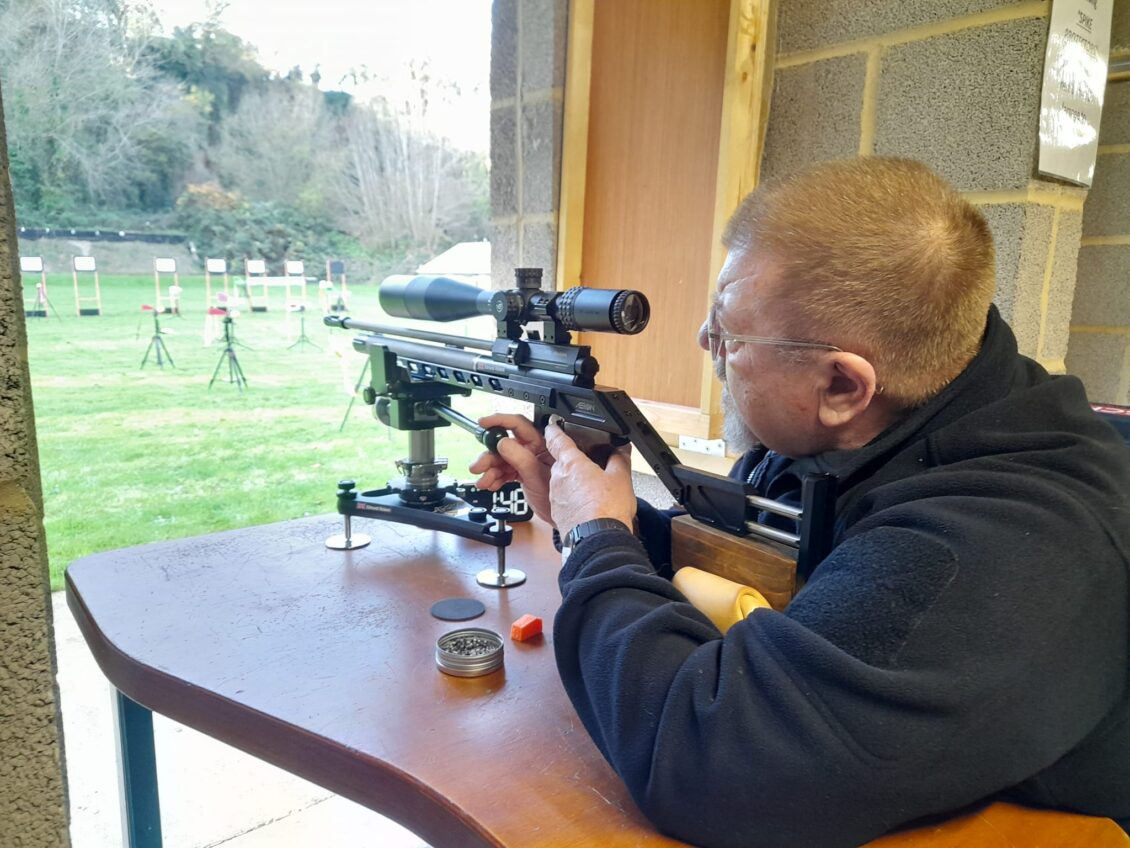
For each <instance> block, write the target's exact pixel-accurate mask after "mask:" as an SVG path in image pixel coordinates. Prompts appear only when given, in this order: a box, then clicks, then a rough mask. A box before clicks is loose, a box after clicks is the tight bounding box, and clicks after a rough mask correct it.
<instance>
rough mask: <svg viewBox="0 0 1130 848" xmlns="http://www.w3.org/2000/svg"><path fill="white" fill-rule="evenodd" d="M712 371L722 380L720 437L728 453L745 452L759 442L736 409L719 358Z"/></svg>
mask: <svg viewBox="0 0 1130 848" xmlns="http://www.w3.org/2000/svg"><path fill="white" fill-rule="evenodd" d="M714 373H715V374H717V375H718V379H719V380H721V381H722V438H723V439H724V440H725V442H726V450H727V451H728V452H730V453H746V452H747V451H751V450H753V449H754V448H756V447H759V446H760V442H758V441H757V439H756V438H755V437H754V435H753V433H751V432H750V429H749V428H748V427H747V426H746V424H745V421H744V420H743V419H742V415H741V412H739V411H738V404H737V401H736V400H734V396H733V394H731V393H730V387H729V386H728V385H727V384H726V363H725V362H724V361H723V360H722V359H721V358H719V359H718V360H717V361H716V362H715V363H714Z"/></svg>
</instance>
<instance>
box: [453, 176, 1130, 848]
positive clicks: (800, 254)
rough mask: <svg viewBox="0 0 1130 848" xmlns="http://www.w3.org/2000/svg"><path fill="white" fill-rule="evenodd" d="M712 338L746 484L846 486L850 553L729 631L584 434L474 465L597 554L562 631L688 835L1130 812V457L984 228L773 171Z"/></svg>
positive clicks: (578, 564) (754, 201) (587, 711)
mask: <svg viewBox="0 0 1130 848" xmlns="http://www.w3.org/2000/svg"><path fill="white" fill-rule="evenodd" d="M725 242H726V246H727V247H728V249H729V255H728V258H727V260H726V263H725V265H724V267H723V269H722V272H721V274H720V277H719V280H718V288H717V293H716V295H715V298H714V303H713V305H712V307H711V309H710V315H709V317H708V319H707V321H706V323H705V324H704V325H703V328H702V329H701V330H700V332H699V343H700V344H701V345H702V346H703V347H704V348H706V349H708V350H709V351H710V353H711V355H712V356H713V358H714V362H715V365H716V368H717V372H718V376H719V377H720V378H721V379H722V381H723V383H724V385H725V392H724V395H723V397H724V404H725V410H726V424H727V427H728V430H729V433H728V435H729V439H730V443H731V445H739V446H741V448H742V449H744V450H746V452H745V453H744V455H743V456H742V457H741V459H740V460H739V461H738V463H737V465H736V466H735V468H734V471H733V474H734V475H737V476H740V477H741V478H743V479H747V480H748V481H749V482H750V483H751V484H753V485H754V486H755V487H756V488H757V490H758V491H759V492H760V493H762V494H764V495H766V496H768V497H773V498H778V499H781V498H784V499H788V498H789V497H793V496H795V493H796V491H797V490H798V487H799V480H800V478H801V477H803V475H804V474H805V473H806V472H811V471H820V472H831V473H834V474H835V475H836V476H837V477H838V481H839V482H838V497H837V504H836V524H835V547H834V549H833V551H832V552H831V554H830V555H829V556H828V557H827V558H826V559H825V560H824V561H823V562H822V563H821V564H820V565H819V566H818V567H817V568H816V569H815V570H814V572H813V573H812V574H811V575H810V576H809V578H808V581H807V584H806V585H805V587H804V589H803V590H801V591H800V592H799V593H798V594H797V596H796V597H795V598H794V599H793V601H792V602H791V603H790V604H789V606H788V607H787V608H786V609H785V610H784V611H783V612H775V611H773V610H771V609H758V610H756V611H754V612H753V613H752V614H751V615H750V616H749V617H748V618H746V619H745V620H743V621H741V622H739V623H738V624H736V625H735V626H733V627H732V628H730V629H729V630H728V631H727V633H726V634H725V636H724V637H723V636H722V635H721V634H720V633H719V632H718V631H717V630H716V629H715V628H714V626H713V625H712V624H711V623H710V621H709V620H708V619H707V618H706V617H705V616H703V615H702V614H701V613H700V612H699V611H698V610H696V609H695V608H694V607H692V606H691V605H690V604H688V603H687V602H686V601H685V599H684V598H683V597H682V596H681V595H680V593H679V592H678V591H677V590H676V589H675V588H674V587H673V586H672V584H671V582H670V581H669V580H668V579H666V577H667V575H668V574H669V571H668V570H667V569H668V568H669V566H668V560H669V558H670V544H669V538H670V536H669V533H670V531H669V523H668V520H667V519H666V517H665V516H664V515H663V514H661V513H658V512H657V511H656V510H654V509H652V508H651V507H649V506H648V505H647V504H645V503H639V504H637V501H636V499H635V498H634V496H633V494H632V489H631V478H630V473H629V466H628V460H627V458H626V457H625V456H624V455H623V454H618V455H614V456H613V458H612V459H611V460H610V461H609V462H608V464H607V466H606V467H605V468H603V469H602V468H600V467H598V466H597V465H595V464H594V463H592V462H591V461H589V459H588V458H587V457H586V456H585V455H584V454H583V453H581V452H580V451H579V450H578V449H577V448H576V446H575V445H574V444H573V443H572V442H571V440H570V439H569V437H568V436H567V435H565V434H564V433H563V432H562V431H561V430H560V429H559V428H557V427H556V426H552V425H551V426H549V427H547V428H546V431H545V434H544V438H543V436H542V434H541V433H539V432H538V430H536V429H535V428H534V427H533V426H532V425H531V424H530V423H529V422H528V421H526V420H525V419H522V418H519V417H514V416H491V417H489V418H486V419H484V420H483V422H482V423H483V424H484V425H496V424H501V425H503V426H506V427H507V428H508V429H510V430H511V431H512V432H513V433H514V438H512V439H506V440H503V441H502V442H501V444H500V445H499V449H500V452H501V457H491V456H489V455H484V456H483V457H481V458H480V459H479V460H478V461H477V462H476V463H475V465H474V466H472V470H473V471H476V472H481V473H482V475H483V476H482V477H481V480H480V485H482V486H484V487H488V488H489V487H495V486H497V485H498V484H499V483H500V482H502V481H503V480H507V479H513V478H515V477H517V478H520V479H521V480H522V482H523V484H524V485H525V486H526V488H527V492H528V494H529V496H530V498H531V500H532V502H533V503H534V505H535V508H536V509H537V510H538V512H539V513H540V514H541V515H542V516H543V517H545V518H547V519H548V520H550V521H552V522H553V523H554V524H555V525H556V526H557V527H558V528H559V529H560V531H561V532H562V533H564V534H566V535H567V537H568V541H569V543H570V545H571V555H570V556H569V557H568V560H567V562H566V563H565V566H564V567H563V569H562V571H561V575H560V585H561V593H562V605H561V609H560V612H559V613H558V616H557V619H556V621H555V624H554V647H555V650H556V655H557V663H558V667H559V669H560V673H561V678H562V681H563V682H564V685H565V688H566V690H567V691H568V693H569V696H570V698H571V699H572V701H573V703H574V705H575V706H576V709H577V712H578V713H579V714H580V716H581V718H582V720H583V721H584V724H585V727H586V728H587V729H588V731H589V733H590V734H591V735H592V737H593V739H594V740H595V742H596V744H597V745H598V746H599V748H600V750H601V751H602V753H603V754H604V756H605V757H606V758H607V759H608V761H609V762H610V763H611V764H612V766H613V767H614V768H615V769H616V771H617V772H618V773H619V774H620V776H621V777H622V778H623V779H624V781H625V783H626V784H627V786H628V787H629V789H630V790H631V792H632V795H633V797H634V798H635V799H636V801H637V802H638V804H639V806H640V807H641V809H642V810H643V811H644V812H645V813H646V814H647V815H648V816H649V817H650V818H651V819H652V820H653V821H654V822H655V823H656V824H657V825H658V826H659V827H660V828H661V829H662V830H664V831H665V832H667V833H670V834H672V835H674V836H677V837H680V838H682V839H686V840H688V841H691V842H695V843H699V844H702V845H707V846H746V848H749V846H763V845H764V846H806V848H808V847H809V846H821V848H828V846H841V845H842V846H849V845H858V844H860V843H862V842H865V841H867V840H869V839H872V838H874V837H877V836H879V835H881V834H883V833H885V832H887V831H889V830H891V829H893V828H895V827H898V826H899V825H902V824H905V823H907V822H910V821H913V820H915V819H918V818H921V817H924V816H931V815H936V814H942V813H947V812H951V811H954V810H958V809H960V808H962V807H964V806H966V805H968V804H971V803H973V802H976V801H979V800H982V799H989V798H1004V799H1010V800H1014V801H1018V802H1021V803H1027V804H1031V805H1035V806H1043V807H1055V808H1060V809H1064V810H1072V811H1077V812H1081V813H1087V814H1092V815H1100V816H1110V817H1113V818H1115V819H1117V820H1119V822H1120V823H1121V824H1122V825H1123V827H1126V826H1127V825H1128V824H1130V691H1128V688H1127V676H1128V662H1127V660H1128V657H1127V652H1128V651H1127V649H1128V636H1130V630H1128V622H1127V616H1128V606H1130V605H1128V594H1127V593H1128V585H1127V577H1128V575H1127V566H1128V564H1130V451H1127V448H1126V445H1125V444H1124V443H1122V442H1121V440H1120V439H1119V438H1118V437H1117V435H1116V434H1115V433H1114V432H1113V430H1112V429H1111V428H1110V427H1109V426H1108V425H1106V424H1105V423H1103V422H1101V421H1100V420H1098V419H1097V418H1096V417H1095V416H1094V415H1093V414H1092V412H1091V411H1090V409H1089V407H1088V406H1087V402H1086V397H1085V395H1084V391H1083V387H1082V385H1081V384H1080V383H1079V381H1078V380H1076V379H1074V378H1071V377H1055V378H1053V377H1049V376H1048V374H1047V373H1046V372H1045V371H1044V370H1043V369H1042V368H1041V367H1040V366H1039V365H1037V364H1036V363H1035V362H1033V361H1032V360H1029V359H1027V358H1025V357H1023V356H1020V355H1019V354H1018V353H1017V349H1016V340H1015V338H1014V337H1013V334H1012V332H1011V331H1010V330H1009V328H1008V326H1007V325H1006V324H1005V323H1004V321H1003V320H1002V319H1001V317H1000V315H999V314H998V313H997V310H996V308H995V307H994V306H993V305H992V303H991V299H992V295H993V288H994V257H993V246H992V239H991V235H990V233H989V229H988V227H987V225H986V223H985V220H984V218H983V217H982V216H981V215H980V213H979V212H978V211H977V210H976V209H974V208H973V207H972V206H971V205H969V204H968V203H967V202H966V201H965V200H964V199H963V198H961V196H960V195H959V194H957V193H956V192H955V191H954V190H953V189H952V188H951V187H950V186H948V185H947V184H946V183H945V182H943V181H942V180H941V179H939V178H938V177H937V176H935V175H934V174H932V173H931V172H930V171H929V170H928V169H926V168H925V167H924V166H922V165H920V164H917V163H914V162H909V161H905V160H898V159H882V158H870V159H859V160H854V161H845V162H834V163H828V164H825V165H821V166H818V167H816V168H813V169H811V170H809V171H806V172H804V173H801V174H799V175H796V176H794V177H793V178H791V179H789V180H787V181H785V182H783V183H781V184H778V185H775V186H772V187H769V188H765V189H759V190H758V191H756V192H755V193H754V194H752V195H751V196H750V197H749V198H747V199H746V200H745V202H744V203H743V204H742V205H741V207H740V208H739V209H738V211H737V212H736V214H735V215H734V217H733V219H732V220H731V222H730V225H729V227H728V230H727V233H726V237H725Z"/></svg>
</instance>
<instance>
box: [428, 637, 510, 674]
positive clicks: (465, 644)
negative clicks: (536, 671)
mask: <svg viewBox="0 0 1130 848" xmlns="http://www.w3.org/2000/svg"><path fill="white" fill-rule="evenodd" d="M436 665H437V666H438V667H439V670H440V671H442V672H443V673H444V674H450V675H453V676H455V677H480V676H482V675H484V674H490V673H491V672H492V671H494V670H495V669H497V668H501V667H502V637H501V636H500V635H498V634H497V633H495V632H494V631H493V630H487V629H485V628H483V627H464V628H461V629H459V630H452V631H451V632H450V633H444V634H443V635H442V636H440V637H439V639H437V640H436Z"/></svg>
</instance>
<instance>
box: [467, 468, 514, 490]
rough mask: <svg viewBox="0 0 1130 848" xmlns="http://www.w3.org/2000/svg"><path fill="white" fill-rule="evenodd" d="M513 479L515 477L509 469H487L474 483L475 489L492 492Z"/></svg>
mask: <svg viewBox="0 0 1130 848" xmlns="http://www.w3.org/2000/svg"><path fill="white" fill-rule="evenodd" d="M514 479H516V478H515V475H514V473H513V471H511V470H510V469H507V468H488V469H487V470H486V471H484V472H483V476H482V477H480V478H479V479H478V480H476V481H475V488H477V489H490V490H491V491H493V490H495V489H498V488H499V487H501V486H502V485H504V484H505V483H509V482H510V481H512V480H514Z"/></svg>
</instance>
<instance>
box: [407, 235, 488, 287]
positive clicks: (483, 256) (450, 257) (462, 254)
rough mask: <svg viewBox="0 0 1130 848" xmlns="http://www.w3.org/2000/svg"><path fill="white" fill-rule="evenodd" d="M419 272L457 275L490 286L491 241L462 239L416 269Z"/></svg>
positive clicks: (475, 283) (444, 275) (465, 280)
mask: <svg viewBox="0 0 1130 848" xmlns="http://www.w3.org/2000/svg"><path fill="white" fill-rule="evenodd" d="M416 273H417V274H435V275H437V276H443V277H455V278H456V279H459V280H462V281H464V282H468V283H472V284H474V285H476V286H479V287H480V288H484V289H489V288H490V242H489V241H461V242H459V244H454V245H452V246H451V247H449V248H448V249H447V250H445V251H444V252H443V253H441V254H440V255H439V256H436V257H434V258H432V259H429V260H428V261H427V262H425V263H424V264H423V265H420V266H419V267H418V268H417V269H416Z"/></svg>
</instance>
